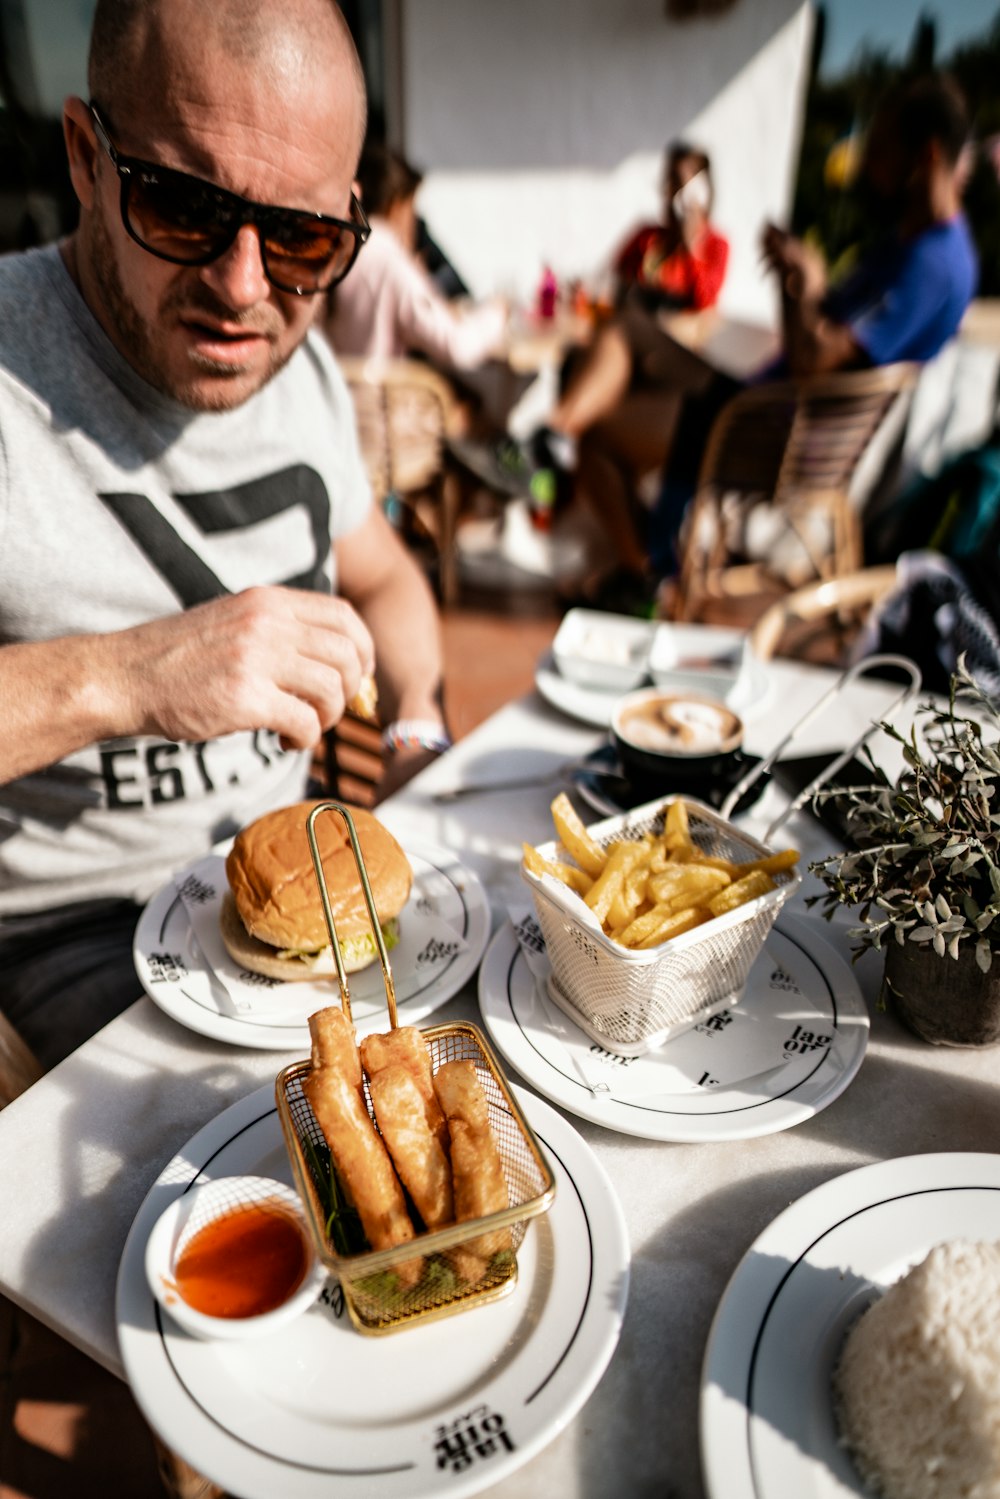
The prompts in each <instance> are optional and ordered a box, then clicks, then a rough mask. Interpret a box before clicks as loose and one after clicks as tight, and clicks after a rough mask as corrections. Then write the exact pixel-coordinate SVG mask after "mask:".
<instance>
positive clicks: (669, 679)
mask: <svg viewBox="0 0 1000 1499" xmlns="http://www.w3.org/2000/svg"><path fill="white" fill-rule="evenodd" d="M685 635H686V632H685V630H684V629H683V627H677V626H674V625H661V626H660V627H659V628H658V629H657V631H656V634H655V635H654V637H653V643H652V645H651V647H650V651H649V674H650V676H651V677H652V679H653V681H654V682H655V683H656V685H657V686H658V687H663V688H666V690H667V691H669V692H700V693H704V694H706V695H707V696H708V697H717V698H721V699H722V700H723V701H725V702H728V703H729V705H730V707H732V706H733V704H732V702H731V701H730V699H731V698H732V697H738V696H739V694H740V692H741V691H742V689H743V683H744V682H745V681H746V678H747V675H748V672H749V670H750V667H751V662H752V660H753V657H752V653H751V651H750V647H749V643H748V641H747V638H746V636H745V635H743V634H742V633H741V632H740V631H738V630H731V631H728V630H727V631H722V630H720V631H718V633H717V638H716V639H715V640H713V641H712V642H710V643H708V644H707V645H706V643H704V642H699V641H691V640H689V639H686V638H685Z"/></svg>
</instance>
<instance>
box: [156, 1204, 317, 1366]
mask: <svg viewBox="0 0 1000 1499" xmlns="http://www.w3.org/2000/svg"><path fill="white" fill-rule="evenodd" d="M264 1202H277V1203H279V1204H280V1205H281V1209H282V1211H283V1212H284V1213H286V1214H287V1215H288V1217H290V1218H293V1219H294V1220H295V1222H296V1224H297V1226H298V1228H299V1232H300V1234H301V1237H302V1245H303V1252H304V1254H305V1259H306V1269H305V1274H304V1275H303V1277H302V1279H301V1281H300V1282H299V1284H298V1286H297V1287H296V1288H295V1290H294V1291H292V1293H291V1295H290V1296H288V1297H287V1298H286V1300H284V1301H283V1302H282V1303H281V1305H280V1306H276V1307H274V1309H273V1310H272V1311H269V1312H262V1313H261V1314H260V1315H259V1316H256V1317H212V1316H209V1315H208V1314H207V1313H206V1312H199V1311H196V1310H195V1308H194V1307H193V1306H189V1305H188V1303H187V1302H186V1301H185V1300H184V1298H183V1296H182V1295H181V1294H180V1291H179V1290H178V1288H177V1282H176V1278H175V1273H176V1265H177V1262H178V1260H179V1259H180V1257H181V1255H182V1254H183V1252H184V1250H185V1249H186V1247H187V1245H188V1244H189V1242H190V1241H191V1239H192V1238H193V1237H194V1235H195V1234H196V1233H198V1232H199V1231H200V1230H201V1229H203V1228H205V1227H206V1226H207V1225H208V1224H209V1223H214V1222H215V1220H216V1219H217V1218H223V1217H225V1216H226V1215H227V1214H229V1213H231V1212H232V1211H233V1210H234V1209H235V1208H240V1207H246V1206H248V1205H251V1204H253V1203H264ZM145 1263H146V1279H147V1280H148V1282H149V1288H150V1290H151V1291H152V1293H153V1295H154V1296H155V1297H156V1299H157V1301H158V1302H159V1304H160V1306H162V1307H163V1309H164V1311H165V1312H167V1313H168V1314H169V1315H170V1317H172V1318H173V1320H174V1321H175V1322H176V1323H177V1324H178V1326H180V1327H183V1328H184V1330H185V1331H186V1332H189V1333H192V1334H193V1335H194V1336H195V1337H196V1338H218V1339H226V1340H227V1341H230V1342H237V1341H240V1340H243V1339H247V1338H262V1337H266V1336H267V1335H268V1334H269V1333H272V1332H274V1331H275V1330H276V1329H277V1328H279V1327H282V1326H284V1325H285V1323H287V1322H291V1321H292V1320H293V1319H294V1318H296V1317H299V1316H301V1315H302V1313H303V1312H305V1311H307V1310H308V1309H309V1307H310V1306H312V1304H313V1302H314V1301H315V1300H316V1298H317V1297H318V1296H319V1293H320V1291H321V1290H322V1289H323V1285H324V1283H325V1281H326V1271H325V1270H324V1268H323V1266H322V1264H321V1263H320V1261H319V1260H318V1259H317V1258H316V1254H315V1251H314V1249H313V1246H312V1243H311V1241H310V1238H309V1231H308V1229H307V1227H306V1222H305V1218H304V1215H303V1212H302V1206H301V1203H300V1202H299V1197H298V1194H297V1193H296V1192H295V1191H293V1189H292V1188H291V1187H289V1186H286V1185H285V1183H284V1182H280V1181H276V1180H274V1179H273V1178H272V1177H268V1176H226V1177H222V1178H220V1179H219V1180H218V1181H208V1182H202V1183H201V1184H200V1185H199V1186H196V1187H190V1188H189V1189H188V1190H187V1191H186V1192H183V1193H182V1194H181V1196H180V1197H175V1198H174V1200H173V1202H172V1203H171V1204H170V1206H169V1207H167V1208H166V1209H165V1210H164V1211H163V1212H162V1213H161V1214H160V1216H159V1218H158V1219H157V1220H156V1223H155V1224H154V1226H153V1230H152V1232H151V1233H150V1235H149V1239H148V1240H147V1243H146V1260H145Z"/></svg>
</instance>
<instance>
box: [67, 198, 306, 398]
mask: <svg viewBox="0 0 1000 1499" xmlns="http://www.w3.org/2000/svg"><path fill="white" fill-rule="evenodd" d="M90 249H91V256H90V262H91V272H92V274H93V277H94V280H95V281H96V282H97V287H98V291H99V293H100V297H101V300H102V303H103V305H104V309H105V311H106V314H107V316H108V318H109V319H110V321H111V323H112V324H113V326H114V328H115V330H116V334H117V337H116V339H115V340H114V341H115V342H116V343H117V345H118V347H119V349H120V350H121V352H122V353H123V354H124V356H125V358H126V359H127V360H128V362H129V364H130V365H131V366H132V368H133V369H134V370H135V371H136V372H137V373H138V374H139V375H141V376H142V378H143V379H144V380H145V381H146V382H147V383H148V384H149V385H151V386H152V387H153V389H154V390H158V391H160V392H161V394H163V395H167V396H170V397H171V398H172V399H173V400H175V401H178V402H179V403H180V404H181V405H182V406H187V407H189V408H190V409H191V410H192V411H229V410H231V409H232V408H233V407H234V406H240V405H242V404H243V402H244V401H246V400H249V398H250V396H251V395H254V394H256V392H257V391H258V390H260V389H261V387H262V386H264V385H266V384H267V383H268V381H269V380H272V379H273V378H274V376H275V375H276V374H277V373H278V371H279V370H280V369H282V368H283V366H284V365H285V364H287V363H288V360H289V359H290V358H291V356H292V354H293V353H294V352H295V348H296V347H297V345H293V346H292V347H291V348H289V349H288V350H286V351H284V352H280V351H279V350H278V347H277V343H276V341H275V338H274V337H272V338H271V341H270V342H269V345H268V347H269V351H270V358H269V360H268V363H267V365H266V367H265V369H264V371H263V373H262V374H260V375H259V376H258V377H257V378H256V381H255V383H254V385H253V386H252V387H251V388H250V389H249V390H248V389H246V388H242V389H241V390H240V392H239V394H238V395H237V394H236V392H235V391H230V390H228V389H227V386H228V384H229V382H231V381H235V380H238V379H241V378H242V377H244V376H245V375H246V370H245V368H244V367H243V366H241V365H233V364H229V363H226V364H219V363H217V362H216V361H215V360H213V359H211V358H206V357H205V356H204V355H200V354H198V353H197V352H196V351H193V350H192V351H190V352H189V353H188V355H187V358H188V361H189V362H190V364H191V366H192V375H191V377H190V379H185V378H184V377H183V376H181V377H178V376H176V375H174V374H172V373H171V371H170V369H169V365H168V351H167V334H166V328H167V324H168V321H169V320H171V318H172V316H173V315H174V314H175V313H177V312H181V311H182V312H184V313H185V314H186V315H187V316H188V317H191V316H194V317H195V318H196V317H197V315H198V314H199V313H201V314H203V315H204V316H205V317H208V318H210V319H214V320H216V321H219V322H225V323H227V324H228V325H230V326H233V325H236V326H242V327H245V328H246V329H247V330H248V331H249V332H254V333H263V334H265V335H277V334H278V333H280V331H281V327H282V326H283V325H282V323H281V316H280V313H279V312H278V311H277V309H276V308H274V307H264V308H259V309H256V310H255V311H253V312H242V313H241V312H233V311H232V309H231V308H229V307H227V306H226V305H225V303H224V302H221V301H220V300H219V298H218V297H216V296H215V294H214V292H212V291H211V290H210V288H209V287H207V286H206V285H205V284H204V283H203V282H201V281H198V280H197V279H194V278H192V280H191V281H190V282H188V281H187V279H186V278H183V279H181V280H179V281H178V282H177V283H175V284H174V285H173V286H172V287H171V288H170V290H169V291H168V292H167V294H166V296H165V297H164V298H163V301H162V302H161V303H160V305H159V308H158V319H159V327H157V326H156V325H153V324H150V323H149V322H148V321H147V320H146V319H145V318H144V317H143V316H142V314H141V313H140V312H139V309H138V308H137V307H136V305H135V303H134V302H133V301H132V300H131V298H130V297H129V296H128V293H127V292H126V290H125V287H124V285H123V283H122V279H121V276H120V274H119V270H118V262H117V260H116V259H115V253H114V247H113V245H112V242H111V236H110V235H109V233H108V231H107V227H106V225H105V224H104V221H103V220H102V219H101V218H100V216H99V215H97V214H95V215H94V216H93V219H92V222H91V245H90ZM199 372H200V373H201V374H202V375H209V376H213V377H214V378H213V379H212V380H211V382H209V383H208V385H207V388H206V385H205V383H204V382H202V381H201V380H199V378H198V375H199Z"/></svg>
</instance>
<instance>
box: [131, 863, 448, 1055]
mask: <svg viewBox="0 0 1000 1499" xmlns="http://www.w3.org/2000/svg"><path fill="white" fill-rule="evenodd" d="M417 857H418V858H423V859H424V862H425V863H426V864H428V865H429V866H430V868H431V869H433V870H435V871H436V872H437V873H438V874H440V875H443V876H444V878H445V879H446V880H447V881H448V883H449V885H450V886H451V887H452V889H453V890H454V892H455V895H456V896H457V898H458V901H459V904H460V905H461V907H462V930H461V931H460V932H459V934H458V935H459V936H460V937H461V938H462V940H463V942H464V941H465V940H466V938H467V937H468V935H469V907H468V905H467V903H466V900H465V892H464V890H463V889H462V887H461V886H459V885H458V884H457V883H456V882H455V880H454V879H453V878H452V876H451V874H450V873H449V872H448V870H447V869H442V868H441V866H440V865H439V864H435V863H433V861H432V860H430V859H426V858H424V855H423V854H419V855H417ZM177 906H181V907H182V908H183V906H184V902H183V901H182V900H181V897H180V895H179V894H177V895H175V896H174V898H173V900H172V901H171V902H170V905H169V907H168V908H167V910H166V912H165V914H164V917H163V920H162V921H161V923H160V931H159V940H160V941H161V942H165V941H166V931H167V926H168V924H169V922H170V918H171V916H172V915H173V913H174V911H175V909H176V908H177ZM185 914H186V912H185ZM189 924H190V923H189ZM192 932H193V928H192ZM194 936H195V939H196V940H197V933H194ZM462 956H463V954H462V953H456V954H455V956H454V957H453V958H449V959H448V962H447V963H446V964H445V966H444V968H442V969H441V971H440V973H439V974H437V976H436V977H435V978H433V979H429V980H428V981H427V983H426V984H425V985H424V987H423V988H422V989H415V990H414V992H413V993H412V994H408V995H407V996H406V998H405V999H398V1000H397V1004H398V1005H399V1008H400V1009H402V1008H403V1007H404V1006H405V1005H412V1003H413V1001H414V1000H415V999H420V998H421V997H422V996H423V995H424V994H426V993H427V991H428V989H432V988H433V987H434V985H435V984H438V983H440V982H441V980H442V979H444V978H446V977H447V975H448V973H449V971H450V970H451V968H452V967H453V966H454V964H455V963H457V962H458V960H459V958H460V957H462ZM205 962H206V965H207V964H208V959H207V958H206V959H205ZM323 977H325V975H320V978H323ZM220 983H221V980H220ZM179 992H180V993H181V994H182V995H183V997H184V998H185V999H186V1000H187V1001H188V1003H189V1004H193V1005H196V1006H197V1008H198V1009H199V1010H204V1011H205V1013H206V1014H208V1015H218V1014H219V1011H218V1010H214V1009H213V1008H212V1006H211V1005H207V1004H205V1002H204V1001H203V1000H201V999H199V998H198V996H197V995H196V994H191V993H189V992H188V990H187V989H184V988H181V989H180V990H179ZM221 1018H222V1019H223V1020H231V1021H232V1022H233V1023H234V1025H247V1024H249V1023H250V1022H248V1021H246V1020H243V1021H241V1020H240V1018H239V1016H238V1015H223V1016H221ZM303 1028H304V1027H303V1026H302V1025H301V1023H298V1022H292V1021H288V1022H285V1021H282V1020H269V1021H268V1022H267V1024H266V1025H261V1026H255V1027H254V1029H259V1030H262V1031H296V1032H297V1031H301V1030H303Z"/></svg>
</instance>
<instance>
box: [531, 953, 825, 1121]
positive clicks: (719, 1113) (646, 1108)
mask: <svg viewBox="0 0 1000 1499" xmlns="http://www.w3.org/2000/svg"><path fill="white" fill-rule="evenodd" d="M772 930H773V931H774V932H775V933H776V935H777V936H779V937H784V939H785V941H786V942H790V943H791V944H792V946H793V947H796V948H798V950H799V952H801V953H802V955H803V957H804V958H806V959H807V960H808V962H810V963H811V964H812V966H813V967H814V968H815V970H816V972H817V973H818V974H819V976H820V978H821V979H822V980H823V983H824V984H825V985H826V992H827V994H828V995H829V996H830V1006H831V1009H832V1011H833V1022H832V1023H833V1028H834V1030H839V1029H840V1023H839V1016H838V1014H837V998H836V995H835V994H834V992H833V986H832V985H831V983H830V980H829V979H828V978H827V976H826V974H825V973H824V972H823V970H822V968H821V967H820V966H819V964H818V963H817V962H816V959H815V958H814V957H813V955H812V953H810V952H809V951H808V949H807V948H806V947H804V946H803V944H802V943H801V942H798V941H797V940H796V939H795V938H794V937H792V936H790V935H789V933H788V932H786V931H785V930H784V929H783V928H782V927H779V926H775V927H773V928H772ZM514 943H515V952H514V954H513V956H512V957H511V960H510V962H509V964H508V965H507V1003H508V1006H509V1008H510V1013H511V1017H512V1019H513V1021H514V1024H515V1025H516V1026H517V1028H518V1031H519V1032H520V1034H521V1035H522V1036H523V1038H524V1041H525V1044H526V1045H527V1046H528V1047H529V1048H530V1049H531V1050H532V1051H533V1052H534V1053H535V1055H536V1056H537V1057H538V1058H539V1060H540V1061H541V1063H542V1065H543V1066H545V1067H549V1068H551V1069H552V1071H553V1072H555V1073H558V1075H559V1076H560V1077H562V1078H565V1080H566V1081H567V1082H568V1083H573V1084H574V1086H576V1087H578V1088H579V1089H580V1091H581V1093H589V1092H590V1089H589V1088H588V1087H587V1085H586V1083H582V1082H580V1080H579V1078H575V1077H572V1076H571V1075H570V1074H569V1073H568V1072H563V1070H562V1068H561V1067H557V1066H556V1064H555V1063H554V1062H550V1061H549V1059H548V1057H545V1056H543V1055H542V1053H541V1052H540V1051H539V1050H538V1047H537V1046H536V1045H535V1044H534V1042H533V1041H532V1040H531V1039H530V1037H529V1036H528V1033H527V1031H526V1030H525V1029H524V1027H523V1026H522V1024H521V1021H520V1019H519V1017H518V1015H517V1012H516V1011H515V1009H514V1001H513V996H512V994H511V978H512V975H513V972H514V966H515V964H516V963H517V960H518V958H522V957H523V955H522V953H521V946H520V943H519V942H518V941H517V937H516V936H515V938H514ZM765 946H766V943H765ZM525 966H527V965H525ZM529 976H530V978H531V982H532V983H533V984H534V983H535V977H534V974H531V972H530V970H529ZM572 1023H573V1022H572V1021H570V1024H571V1025H572ZM577 1029H578V1030H579V1026H578V1027H577ZM585 1034H586V1032H581V1035H585ZM595 1044H596V1043H595ZM832 1049H833V1046H832V1043H831V1045H830V1047H829V1048H828V1049H827V1051H826V1053H825V1054H824V1055H823V1056H821V1057H820V1058H819V1060H818V1061H817V1063H816V1066H815V1067H814V1068H813V1069H812V1071H811V1072H807V1073H806V1075H805V1077H802V1078H799V1081H798V1082H797V1083H793V1085H792V1086H791V1087H790V1088H786V1089H785V1091H784V1092H783V1093H772V1094H771V1095H770V1096H769V1097H767V1098H761V1099H759V1100H758V1101H757V1102H756V1103H748V1104H742V1105H741V1106H740V1107H739V1108H738V1109H713V1110H712V1111H711V1112H710V1113H698V1114H689V1113H687V1112H686V1111H685V1110H684V1109H655V1108H653V1107H652V1106H651V1105H649V1104H643V1103H635V1102H634V1101H633V1100H631V1099H627V1098H615V1097H612V1099H611V1102H612V1103H613V1104H615V1105H616V1106H617V1107H618V1108H623V1109H636V1110H637V1111H638V1112H639V1113H643V1114H657V1115H661V1116H662V1117H664V1118H667V1119H671V1118H677V1119H722V1118H724V1117H725V1115H727V1114H747V1113H749V1112H750V1111H751V1110H752V1109H761V1108H765V1107H767V1106H768V1105H769V1104H772V1103H777V1102H778V1100H779V1099H781V1098H788V1097H790V1096H791V1094H793V1093H797V1092H798V1091H799V1089H800V1088H804V1087H805V1085H806V1083H808V1082H811V1081H812V1079H813V1078H814V1077H815V1076H816V1074H817V1072H819V1070H820V1068H822V1067H824V1066H825V1065H826V1063H827V1062H828V1061H829V1060H830V1052H831V1051H832ZM512 1065H513V1066H515V1067H516V1066H517V1063H516V1062H514V1063H513V1064H512Z"/></svg>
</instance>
